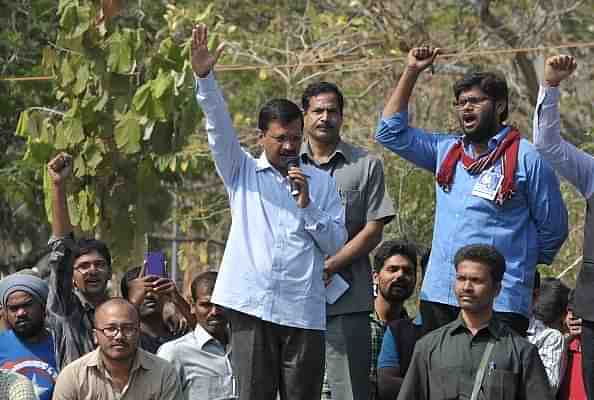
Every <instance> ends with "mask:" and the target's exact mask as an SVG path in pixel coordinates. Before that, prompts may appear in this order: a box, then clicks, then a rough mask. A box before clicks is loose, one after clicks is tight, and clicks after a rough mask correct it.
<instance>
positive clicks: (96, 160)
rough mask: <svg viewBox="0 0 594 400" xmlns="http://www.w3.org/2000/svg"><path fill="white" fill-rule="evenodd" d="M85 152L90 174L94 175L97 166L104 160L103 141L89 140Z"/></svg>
mask: <svg viewBox="0 0 594 400" xmlns="http://www.w3.org/2000/svg"><path fill="white" fill-rule="evenodd" d="M83 153H84V160H85V162H86V166H87V168H88V174H89V175H91V176H94V175H95V174H96V170H97V167H98V166H99V164H101V162H102V161H103V154H104V153H105V146H104V145H103V142H101V141H95V142H91V141H87V142H86V146H85V149H84V151H83Z"/></svg>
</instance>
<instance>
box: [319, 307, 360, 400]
mask: <svg viewBox="0 0 594 400" xmlns="http://www.w3.org/2000/svg"><path fill="white" fill-rule="evenodd" d="M370 364H371V328H370V326H369V313H368V312H363V313H354V314H345V315H336V316H331V317H327V319H326V376H327V380H328V386H329V387H330V392H331V397H332V399H333V400H368V399H369V396H370V383H369V367H370Z"/></svg>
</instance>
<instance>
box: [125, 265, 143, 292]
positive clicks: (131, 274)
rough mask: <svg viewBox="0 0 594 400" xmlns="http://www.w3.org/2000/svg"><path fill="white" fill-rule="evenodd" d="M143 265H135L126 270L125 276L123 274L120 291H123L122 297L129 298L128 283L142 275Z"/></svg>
mask: <svg viewBox="0 0 594 400" xmlns="http://www.w3.org/2000/svg"><path fill="white" fill-rule="evenodd" d="M141 269H142V268H141V267H134V268H132V269H129V270H128V271H126V273H125V274H124V276H122V280H121V281H120V291H121V292H122V297H123V298H125V299H128V283H129V282H130V281H132V280H134V279H136V278H138V275H140V270H141Z"/></svg>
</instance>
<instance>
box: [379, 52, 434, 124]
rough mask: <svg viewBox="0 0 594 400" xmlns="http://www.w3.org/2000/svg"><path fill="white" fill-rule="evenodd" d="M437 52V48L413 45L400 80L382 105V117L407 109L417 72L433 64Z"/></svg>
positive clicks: (417, 75)
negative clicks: (383, 105)
mask: <svg viewBox="0 0 594 400" xmlns="http://www.w3.org/2000/svg"><path fill="white" fill-rule="evenodd" d="M438 54H439V48H435V49H434V48H431V47H429V46H423V47H415V48H414V49H412V50H411V51H409V52H408V58H407V64H408V65H407V66H406V69H405V70H404V72H403V73H402V75H400V80H398V84H397V85H396V88H395V89H394V92H392V95H391V96H390V99H389V100H388V102H387V103H386V105H385V107H384V111H383V113H382V117H383V118H390V117H392V116H393V115H394V114H396V113H399V112H405V111H407V110H408V102H409V100H410V95H411V94H412V91H413V88H414V87H415V84H416V83H417V79H419V74H420V73H421V72H423V70H424V69H426V68H427V67H429V66H430V65H432V64H433V61H434V60H435V57H437V55H438Z"/></svg>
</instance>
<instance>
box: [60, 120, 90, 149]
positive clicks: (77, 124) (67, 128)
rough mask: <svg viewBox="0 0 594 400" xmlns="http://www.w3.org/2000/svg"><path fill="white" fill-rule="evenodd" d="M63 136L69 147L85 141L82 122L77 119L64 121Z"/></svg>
mask: <svg viewBox="0 0 594 400" xmlns="http://www.w3.org/2000/svg"><path fill="white" fill-rule="evenodd" d="M64 135H65V138H66V141H67V143H68V144H69V145H75V144H78V143H80V142H82V141H83V140H85V132H84V130H83V125H82V121H81V120H80V118H78V117H73V118H66V119H65V120H64Z"/></svg>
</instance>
